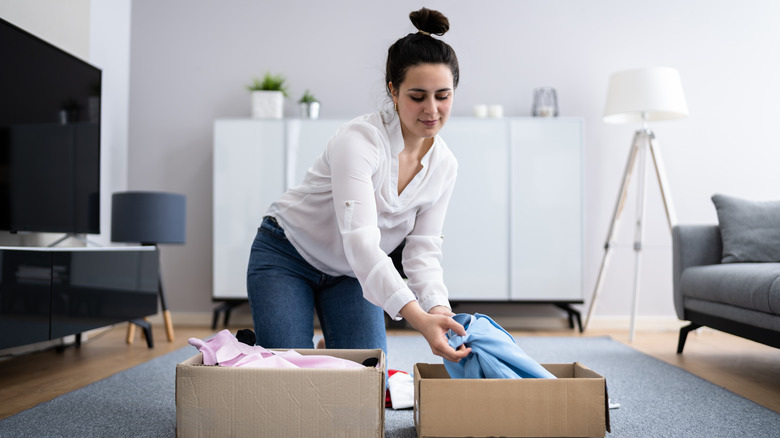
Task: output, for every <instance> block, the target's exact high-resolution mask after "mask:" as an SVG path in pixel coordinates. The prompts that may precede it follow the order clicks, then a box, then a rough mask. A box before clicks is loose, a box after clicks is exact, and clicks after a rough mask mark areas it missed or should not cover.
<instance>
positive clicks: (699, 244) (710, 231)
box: [672, 225, 723, 320]
mask: <svg viewBox="0 0 780 438" xmlns="http://www.w3.org/2000/svg"><path fill="white" fill-rule="evenodd" d="M722 258H723V242H722V241H721V239H720V228H719V227H718V226H717V225H675V226H674V227H673V228H672V280H673V286H674V288H673V290H674V308H675V310H676V311H677V317H678V318H680V319H682V320H684V319H685V311H684V309H683V298H682V291H681V290H680V280H681V277H682V274H683V271H685V269H686V268H689V267H691V266H703V265H717V264H720V261H721V259H722Z"/></svg>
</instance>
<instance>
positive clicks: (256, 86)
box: [246, 72, 287, 97]
mask: <svg viewBox="0 0 780 438" xmlns="http://www.w3.org/2000/svg"><path fill="white" fill-rule="evenodd" d="M286 81H287V79H286V78H285V77H284V76H282V75H281V74H277V75H272V74H271V73H270V72H268V73H266V74H265V76H264V77H263V80H262V81H261V80H260V79H257V78H255V79H254V80H253V81H252V83H251V84H249V85H247V86H246V89H247V90H249V91H281V92H282V94H283V95H284V97H287V85H285V82H286Z"/></svg>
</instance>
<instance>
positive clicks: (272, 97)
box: [252, 90, 284, 119]
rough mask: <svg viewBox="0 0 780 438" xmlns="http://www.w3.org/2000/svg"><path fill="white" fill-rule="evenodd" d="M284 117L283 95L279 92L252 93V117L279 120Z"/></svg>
mask: <svg viewBox="0 0 780 438" xmlns="http://www.w3.org/2000/svg"><path fill="white" fill-rule="evenodd" d="M282 116H284V94H283V93H282V92H281V91H265V90H263V91H253V92H252V117H254V118H257V119H281V118H282Z"/></svg>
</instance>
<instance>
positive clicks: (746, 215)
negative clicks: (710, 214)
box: [712, 194, 780, 263]
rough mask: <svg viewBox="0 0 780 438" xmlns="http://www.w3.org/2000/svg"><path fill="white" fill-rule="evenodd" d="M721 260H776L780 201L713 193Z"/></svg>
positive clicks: (778, 257) (778, 256)
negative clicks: (721, 251)
mask: <svg viewBox="0 0 780 438" xmlns="http://www.w3.org/2000/svg"><path fill="white" fill-rule="evenodd" d="M712 202H713V204H715V210H716V211H717V213H718V223H719V225H720V234H721V240H723V260H722V262H723V263H738V262H780V201H750V200H747V199H740V198H735V197H733V196H726V195H720V194H716V195H713V196H712Z"/></svg>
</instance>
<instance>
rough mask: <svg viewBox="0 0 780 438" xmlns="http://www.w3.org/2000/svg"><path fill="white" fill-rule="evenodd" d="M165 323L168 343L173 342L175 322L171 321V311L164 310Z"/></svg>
mask: <svg viewBox="0 0 780 438" xmlns="http://www.w3.org/2000/svg"><path fill="white" fill-rule="evenodd" d="M163 321H164V322H165V334H166V336H168V342H173V341H174V339H175V337H174V334H173V320H171V311H170V310H163Z"/></svg>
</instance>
